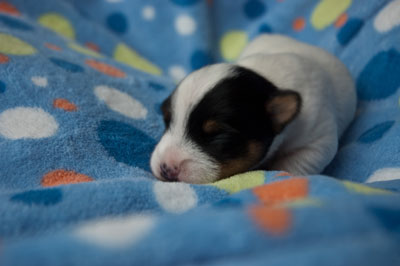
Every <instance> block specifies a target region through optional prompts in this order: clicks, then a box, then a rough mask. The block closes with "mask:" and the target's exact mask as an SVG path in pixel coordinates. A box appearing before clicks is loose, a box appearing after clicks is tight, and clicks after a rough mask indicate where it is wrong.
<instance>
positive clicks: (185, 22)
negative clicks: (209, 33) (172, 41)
mask: <svg viewBox="0 0 400 266" xmlns="http://www.w3.org/2000/svg"><path fill="white" fill-rule="evenodd" d="M175 29H176V31H177V32H178V33H179V34H181V35H190V34H192V33H193V32H194V31H195V30H196V22H195V21H194V20H193V18H192V17H190V16H188V15H180V16H178V17H177V18H176V20H175Z"/></svg>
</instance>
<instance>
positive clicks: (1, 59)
mask: <svg viewBox="0 0 400 266" xmlns="http://www.w3.org/2000/svg"><path fill="white" fill-rule="evenodd" d="M8 61H10V59H9V58H8V56H6V55H4V54H0V64H5V63H7V62H8Z"/></svg>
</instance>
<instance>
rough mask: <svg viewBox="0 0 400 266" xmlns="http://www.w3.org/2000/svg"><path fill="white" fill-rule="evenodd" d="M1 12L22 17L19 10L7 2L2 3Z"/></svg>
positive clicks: (0, 3) (0, 5)
mask: <svg viewBox="0 0 400 266" xmlns="http://www.w3.org/2000/svg"><path fill="white" fill-rule="evenodd" d="M0 12H2V13H7V14H10V15H16V16H19V15H21V13H20V12H19V11H18V9H16V8H15V6H13V5H11V4H9V3H7V2H0Z"/></svg>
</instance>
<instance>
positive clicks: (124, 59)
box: [114, 43, 162, 75]
mask: <svg viewBox="0 0 400 266" xmlns="http://www.w3.org/2000/svg"><path fill="white" fill-rule="evenodd" d="M114 59H115V60H117V61H118V62H121V63H124V64H127V65H128V66H131V67H133V68H136V69H139V70H142V71H144V72H147V73H150V74H154V75H161V73H162V71H161V69H160V68H159V67H157V66H156V65H154V64H152V63H151V62H149V61H148V60H147V59H145V58H143V57H141V56H140V55H139V54H138V53H137V52H136V51H134V50H132V49H131V48H129V47H128V46H126V45H125V44H123V43H120V44H118V45H117V47H116V48H115V51H114Z"/></svg>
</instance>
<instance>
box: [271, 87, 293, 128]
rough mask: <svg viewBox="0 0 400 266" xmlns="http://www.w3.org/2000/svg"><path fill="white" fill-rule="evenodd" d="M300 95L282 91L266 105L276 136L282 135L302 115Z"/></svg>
mask: <svg viewBox="0 0 400 266" xmlns="http://www.w3.org/2000/svg"><path fill="white" fill-rule="evenodd" d="M300 108H301V97H300V94H299V93H297V92H295V91H291V90H280V91H279V92H278V93H277V94H275V95H274V96H272V97H271V98H270V99H268V100H267V102H266V103H265V109H266V111H267V116H268V117H270V119H271V120H272V126H273V128H274V131H275V133H276V134H278V133H280V132H281V131H282V130H283V129H284V128H285V126H286V125H287V124H289V123H290V122H291V121H292V120H293V119H294V118H296V116H297V115H298V114H299V113H300Z"/></svg>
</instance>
